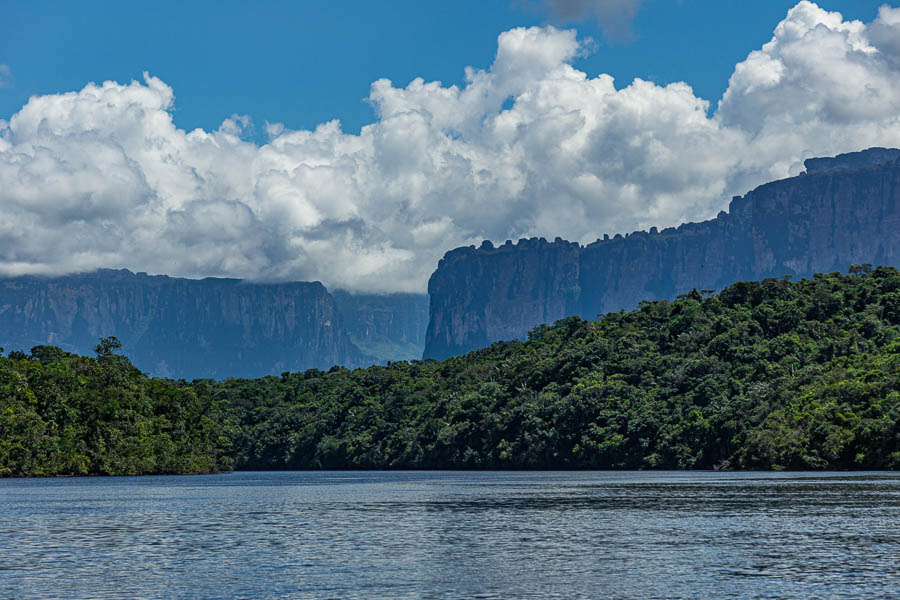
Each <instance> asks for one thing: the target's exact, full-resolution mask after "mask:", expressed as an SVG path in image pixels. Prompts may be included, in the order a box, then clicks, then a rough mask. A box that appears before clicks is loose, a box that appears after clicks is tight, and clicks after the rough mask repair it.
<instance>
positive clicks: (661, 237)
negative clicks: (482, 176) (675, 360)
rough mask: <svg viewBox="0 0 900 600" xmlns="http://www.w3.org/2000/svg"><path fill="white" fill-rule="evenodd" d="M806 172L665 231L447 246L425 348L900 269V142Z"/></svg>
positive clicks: (434, 280)
mask: <svg viewBox="0 0 900 600" xmlns="http://www.w3.org/2000/svg"><path fill="white" fill-rule="evenodd" d="M805 165H806V169H807V171H806V172H805V173H804V174H802V175H800V176H797V177H792V178H788V179H783V180H779V181H774V182H771V183H767V184H765V185H762V186H760V187H758V188H756V189H754V190H753V191H751V192H749V193H747V194H746V195H744V196H742V197H741V196H738V197H735V198H734V199H733V200H732V201H731V205H730V207H729V211H728V212H727V213H726V212H721V213H719V216H718V217H716V218H715V219H712V220H709V221H704V222H701V223H687V224H684V225H682V226H680V227H678V228H666V229H663V230H662V231H659V230H657V228H655V227H653V228H651V229H650V231H649V232H647V231H638V232H634V233H632V234H629V235H625V236H622V235H616V236H614V237H613V238H609V236H606V237H605V238H604V239H602V240H598V241H596V242H594V243H592V244H589V245H587V246H581V245H579V244H577V243H572V242H566V241H564V240H562V239H559V238H557V239H556V240H555V241H554V242H548V241H546V240H544V239H537V238H532V239H523V240H520V241H519V242H518V244H513V243H512V242H511V241H507V242H506V243H505V244H504V245H502V246H499V247H496V248H495V247H494V246H493V245H492V244H491V243H490V242H485V243H483V244H482V245H481V246H480V247H479V248H476V247H475V246H469V247H464V248H458V249H456V250H452V251H450V252H448V253H447V254H446V255H445V256H444V258H443V259H442V260H441V261H440V263H439V264H438V268H437V270H436V271H435V273H434V274H433V275H432V277H431V280H430V281H429V285H428V290H429V293H430V295H431V308H430V322H429V326H428V336H427V339H426V343H425V354H424V355H425V356H426V357H429V358H436V359H442V358H445V357H448V356H452V355H455V354H462V353H465V352H467V351H469V350H473V349H476V348H480V347H483V346H486V345H487V344H489V343H491V342H494V341H498V340H505V339H513V338H520V339H524V338H525V336H526V334H527V333H528V331H529V330H530V329H531V328H532V327H534V326H536V325H538V324H541V323H552V322H554V321H556V320H557V319H561V318H563V317H566V316H569V315H574V314H579V315H582V316H584V317H586V318H593V317H594V316H595V315H597V314H599V313H607V312H615V311H618V310H622V309H625V310H630V309H632V308H635V307H636V306H637V305H638V304H639V303H640V302H641V301H643V300H656V299H664V298H668V299H673V298H674V297H675V296H676V295H677V294H681V293H685V292H688V291H690V290H691V289H694V288H697V289H704V288H708V289H721V288H722V287H724V286H726V285H728V284H731V283H734V282H736V281H740V280H760V279H763V278H766V277H782V276H784V275H792V276H808V275H812V274H813V273H815V272H829V271H846V270H847V268H848V267H849V266H850V265H851V264H863V263H871V264H876V265H889V266H900V150H894V149H884V148H872V149H869V150H866V151H863V152H857V153H851V154H844V155H840V156H837V157H834V158H816V159H810V160H807V161H806V163H805Z"/></svg>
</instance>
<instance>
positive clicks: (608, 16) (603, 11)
mask: <svg viewBox="0 0 900 600" xmlns="http://www.w3.org/2000/svg"><path fill="white" fill-rule="evenodd" d="M543 3H544V4H545V5H546V6H547V7H548V8H549V9H550V10H551V11H552V12H553V13H554V14H555V15H556V16H557V17H559V18H562V19H565V20H571V21H583V20H584V19H589V18H595V19H597V22H598V23H599V25H600V28H601V29H603V33H604V34H606V37H607V38H609V39H610V40H613V41H622V40H625V39H628V38H629V37H631V23H632V22H633V21H634V17H635V15H636V14H637V12H638V10H639V9H640V8H641V5H642V4H643V3H644V0H543Z"/></svg>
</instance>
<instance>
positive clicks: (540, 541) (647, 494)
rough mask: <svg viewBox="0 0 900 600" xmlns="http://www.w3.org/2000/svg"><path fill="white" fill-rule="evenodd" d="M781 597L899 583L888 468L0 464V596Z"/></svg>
mask: <svg viewBox="0 0 900 600" xmlns="http://www.w3.org/2000/svg"><path fill="white" fill-rule="evenodd" d="M790 597H817V598H875V597H885V598H889V597H900V475H894V474H884V473H862V474H847V473H831V474H821V473H819V474H796V473H780V474H772V473H737V474H736V473H705V472H704V473H690V472H688V473H685V472H680V473H658V472H638V473H635V472H625V473H623V472H618V473H607V472H574V473H522V472H513V473H510V472H502V473H497V472H493V473H491V472H489V473H464V472H449V473H447V472H441V473H435V472H392V473H390V472H389V473H383V472H351V473H347V472H326V473H321V472H316V473H310V472H292V473H246V472H244V473H233V474H229V475H216V476H196V477H194V476H188V477H135V478H118V477H114V478H79V479H31V480H21V479H20V480H0V599H3V598H66V599H69V598H198V599H202V598H367V599H368V598H502V599H507V598H510V599H511V598H565V599H572V598H790Z"/></svg>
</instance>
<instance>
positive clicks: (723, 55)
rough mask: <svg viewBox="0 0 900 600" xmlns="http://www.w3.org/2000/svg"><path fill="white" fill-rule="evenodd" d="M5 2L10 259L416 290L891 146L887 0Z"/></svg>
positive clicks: (709, 209)
mask: <svg viewBox="0 0 900 600" xmlns="http://www.w3.org/2000/svg"><path fill="white" fill-rule="evenodd" d="M388 7H389V8H388ZM573 7H574V8H575V9H577V8H578V7H589V8H591V7H592V8H593V10H594V13H593V14H588V13H585V12H584V11H579V10H575V9H573ZM610 7H613V8H615V9H616V10H614V11H612V12H609V11H608V9H610ZM635 7H637V10H636V12H635V13H634V18H633V20H630V19H626V20H625V21H622V20H621V19H620V20H619V21H616V20H615V19H612V20H610V19H609V18H607V17H609V15H613V16H614V17H615V16H617V15H622V14H626V13H628V11H629V9H630V8H635ZM2 8H3V12H2V15H3V22H2V24H3V28H2V29H3V33H2V35H0V274H11V275H16V274H26V273H27V274H35V273H45V274H60V273H72V272H80V271H89V270H92V269H96V268H100V267H105V268H128V269H131V270H133V271H146V272H149V273H166V274H169V275H175V276H182V277H207V276H219V277H242V278H248V279H254V280H268V281H274V280H293V281H315V280H318V281H322V282H323V283H325V284H326V286H328V287H329V288H330V289H335V288H342V289H347V290H351V291H361V292H394V291H406V292H424V291H425V290H426V287H427V282H428V278H429V276H430V275H431V273H432V272H433V271H434V269H435V266H436V265H437V262H438V260H440V258H441V257H442V256H443V255H444V253H445V252H447V251H448V250H451V249H453V248H455V247H458V246H461V245H470V244H480V243H481V241H482V240H485V239H488V240H491V241H492V242H494V243H495V244H502V243H503V242H504V241H505V240H507V239H511V240H518V239H520V238H530V237H546V238H548V239H553V238H555V237H557V236H559V237H562V238H564V239H568V240H571V241H576V242H579V243H582V244H587V243H591V242H593V241H594V240H596V239H598V238H601V237H602V236H603V235H604V234H611V235H612V234H616V233H623V234H624V233H630V232H632V231H636V230H647V229H649V228H650V227H654V226H655V227H659V228H665V227H670V226H677V225H679V224H680V223H685V222H688V221H700V220H704V219H709V218H712V217H714V216H715V215H716V214H717V213H718V212H719V211H720V210H727V209H728V205H729V201H730V200H731V198H732V197H733V196H735V195H742V194H745V193H747V192H748V191H749V190H752V189H753V188H754V187H756V186H758V185H760V184H763V183H765V182H768V181H772V180H775V179H780V178H784V177H789V176H792V175H797V174H799V173H800V172H802V170H803V161H804V159H806V158H809V157H813V156H831V155H834V154H838V153H842V152H852V151H857V150H861V149H865V148H868V147H872V146H889V147H900V0H891V1H890V2H888V3H886V4H882V3H881V2H879V1H869V0H853V1H850V0H822V1H821V2H820V3H813V2H810V1H809V0H791V1H782V0H759V1H750V0H747V1H741V2H738V1H735V0H477V1H476V0H456V1H454V2H440V3H438V2H421V1H419V2H413V1H407V0H399V1H395V2H391V3H376V2H328V3H326V2H318V3H313V2H290V3H288V2H284V3H263V2H257V3H250V2H235V1H220V2H199V1H198V2H179V3H176V2H166V1H159V2H152V3H145V2H140V3H138V2H121V1H118V2H81V3H75V2H41V3H35V2H32V3H27V2H15V3H14V2H6V3H5V4H4V5H3V7H2ZM623 11H624V12H623ZM837 11H839V12H837ZM598 15H599V16H600V17H603V18H600V19H598V18H595V17H597V16H598ZM579 17H581V18H579ZM567 18H568V19H569V20H566V19H567ZM632 21H633V22H632ZM607 33H609V34H610V35H611V38H608V37H607V35H606V34H607ZM588 40H593V42H589V41H588ZM469 66H471V67H472V69H470V70H469V71H466V68H467V67H469ZM144 72H147V73H148V75H147V76H145V75H144ZM636 77H639V78H641V79H635V78H636ZM682 81H683V82H687V84H684V83H679V82H682ZM91 82H96V85H95V84H93V83H91ZM435 82H440V83H435ZM232 115H239V117H238V118H232ZM244 116H247V117H249V120H248V119H245V118H244ZM332 119H338V120H340V122H341V126H340V127H338V126H337V125H335V124H334V123H329V121H331V120H332ZM267 122H269V123H272V124H276V126H272V127H267V126H266V125H265V124H266V123H267ZM248 123H252V124H253V125H252V126H248Z"/></svg>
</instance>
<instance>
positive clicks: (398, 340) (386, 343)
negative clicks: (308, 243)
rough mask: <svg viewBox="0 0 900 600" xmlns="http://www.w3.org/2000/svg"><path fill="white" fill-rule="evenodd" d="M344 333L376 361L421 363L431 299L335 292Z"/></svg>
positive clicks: (420, 296) (411, 296)
mask: <svg viewBox="0 0 900 600" xmlns="http://www.w3.org/2000/svg"><path fill="white" fill-rule="evenodd" d="M332 296H333V297H334V301H335V305H336V306H337V309H338V312H339V313H340V315H341V320H342V322H343V326H344V329H345V330H346V331H347V333H348V334H349V335H350V339H351V340H352V341H353V343H354V345H356V347H357V348H359V350H360V352H362V353H363V354H366V355H368V356H371V357H372V359H373V361H377V362H387V361H399V360H412V359H418V358H420V357H421V356H422V350H423V348H424V347H425V330H426V329H427V328H428V296H427V295H425V294H351V293H348V292H345V291H342V290H337V291H335V292H332Z"/></svg>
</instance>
